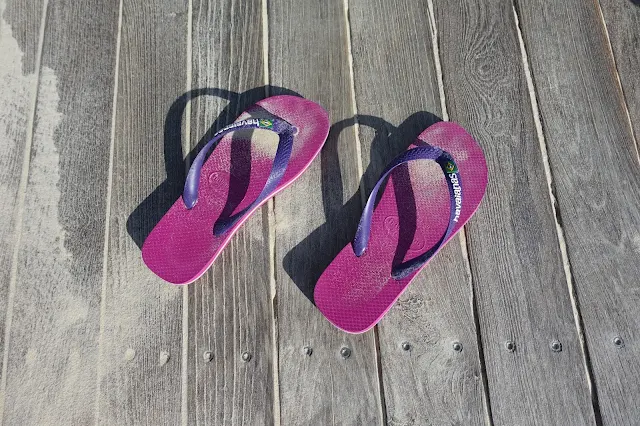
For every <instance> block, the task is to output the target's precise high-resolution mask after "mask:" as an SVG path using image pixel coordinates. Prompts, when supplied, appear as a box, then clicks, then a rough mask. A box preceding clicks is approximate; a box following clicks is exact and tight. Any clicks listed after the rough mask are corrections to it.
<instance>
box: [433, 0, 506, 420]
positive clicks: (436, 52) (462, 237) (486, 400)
mask: <svg viewBox="0 0 640 426" xmlns="http://www.w3.org/2000/svg"><path fill="white" fill-rule="evenodd" d="M427 9H428V11H429V24H430V26H431V46H432V48H431V51H432V52H433V62H434V66H435V69H436V80H437V82H438V94H439V95H440V112H441V114H442V119H443V120H444V121H449V110H448V109H447V99H446V96H445V91H444V80H443V76H442V64H441V63H440V45H439V39H438V26H437V25H436V14H435V8H434V6H433V0H427ZM458 239H459V241H460V249H461V253H462V258H463V259H464V267H465V270H466V273H467V276H468V277H469V280H468V283H467V285H468V288H469V290H470V293H471V300H470V302H471V312H472V316H473V324H474V328H475V332H476V345H477V346H478V361H479V362H480V376H481V378H482V388H483V395H482V406H483V407H484V415H485V419H484V420H485V423H486V424H487V425H490V426H492V425H493V416H492V415H491V399H490V395H489V380H488V378H487V367H486V365H485V361H484V349H483V347H482V333H481V331H480V318H479V315H478V306H477V303H476V293H475V290H474V287H473V276H472V274H471V262H470V261H469V247H468V245H467V234H466V232H465V227H462V228H461V229H460V231H459V234H458Z"/></svg>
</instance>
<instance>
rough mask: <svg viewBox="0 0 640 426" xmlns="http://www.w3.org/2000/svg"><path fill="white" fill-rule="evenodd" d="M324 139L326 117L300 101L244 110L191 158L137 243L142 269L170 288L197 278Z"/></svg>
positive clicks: (284, 99)
mask: <svg viewBox="0 0 640 426" xmlns="http://www.w3.org/2000/svg"><path fill="white" fill-rule="evenodd" d="M328 134H329V117H328V115H327V112H326V111H325V110H324V109H323V108H322V107H321V106H320V105H318V104H316V103H314V102H312V101H309V100H307V99H304V98H300V97H296V96H273V97H270V98H267V99H264V100H262V101H260V102H258V103H256V104H255V105H253V106H252V107H250V108H249V109H248V110H247V111H245V112H244V113H242V114H241V115H240V117H238V120H236V122H234V123H232V124H231V125H229V126H227V127H225V128H223V129H221V130H220V131H218V132H217V133H216V134H215V135H214V136H213V138H212V139H211V140H210V141H209V142H208V143H207V144H206V145H205V146H204V147H203V148H202V150H201V151H200V152H199V153H198V155H197V156H196V158H195V159H194V161H193V163H192V165H191V169H190V170H189V173H188V174H187V178H186V182H185V186H184V192H183V194H182V196H181V197H180V198H179V199H178V200H177V201H176V202H175V203H174V204H173V206H172V207H171V208H170V209H169V211H168V212H167V213H166V214H165V215H164V216H163V217H162V219H160V221H159V222H158V224H157V225H156V226H155V228H154V229H153V231H151V233H150V234H149V236H148V237H147V239H146V240H145V242H144V245H143V247H142V258H143V260H144V262H145V263H146V265H147V266H148V267H149V269H151V270H152V271H153V272H154V273H155V274H156V275H158V276H159V277H160V278H162V279H163V280H165V281H168V282H170V283H173V284H189V283H191V282H193V281H195V280H196V279H198V278H199V277H200V276H201V275H202V274H204V273H205V271H206V270H207V269H208V268H209V266H211V264H212V263H213V261H214V260H215V259H216V257H217V256H218V255H219V254H220V252H221V251H222V249H224V247H225V246H226V245H227V243H228V242H229V240H230V239H231V237H232V236H233V234H234V233H235V231H236V230H237V229H238V228H239V227H240V226H241V225H242V224H243V223H244V222H245V221H246V220H247V219H248V218H249V217H250V216H251V214H252V213H253V212H254V211H255V210H256V209H257V208H258V207H260V206H261V205H262V204H264V203H265V202H266V201H267V200H268V199H269V198H271V197H273V196H274V195H275V194H276V193H278V192H280V191H282V190H283V189H284V188H285V187H287V186H288V185H290V184H291V183H292V182H293V181H294V180H296V179H297V178H298V177H299V176H300V175H301V174H302V173H303V172H304V171H305V170H306V169H307V167H309V165H310V164H311V161H312V160H313V159H314V158H315V157H316V155H318V153H319V152H320V149H321V148H322V145H324V142H325V140H326V139H327V135H328ZM214 148H215V150H214ZM211 150H213V152H212V153H211V155H210V156H209V158H208V159H206V156H207V154H208V153H209V151H211ZM205 160H206V161H205Z"/></svg>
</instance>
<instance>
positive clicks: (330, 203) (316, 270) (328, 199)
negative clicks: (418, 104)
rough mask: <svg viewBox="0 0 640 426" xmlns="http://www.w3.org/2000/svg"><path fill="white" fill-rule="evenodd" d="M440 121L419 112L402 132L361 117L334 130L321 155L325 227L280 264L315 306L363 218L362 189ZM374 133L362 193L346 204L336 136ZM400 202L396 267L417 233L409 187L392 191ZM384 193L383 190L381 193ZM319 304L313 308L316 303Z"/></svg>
mask: <svg viewBox="0 0 640 426" xmlns="http://www.w3.org/2000/svg"><path fill="white" fill-rule="evenodd" d="M439 121H442V119H440V118H439V117H437V116H436V115H434V114H432V113H429V112H426V111H421V112H417V113H414V114H412V115H411V116H410V117H409V118H407V119H406V120H405V121H404V122H403V123H402V124H400V125H399V126H398V127H395V126H393V125H392V124H390V123H389V122H387V121H385V120H383V119H382V118H379V117H375V116H370V115H358V116H356V117H354V118H351V119H347V120H342V121H339V122H337V123H335V124H334V125H333V126H331V129H330V131H329V137H328V138H327V142H326V143H325V146H324V148H323V150H322V153H321V157H320V158H321V170H322V181H321V184H322V202H323V208H324V214H325V218H326V222H325V223H324V224H322V225H321V226H320V227H318V228H316V229H315V230H314V231H313V232H311V234H309V236H307V237H306V238H305V239H304V240H302V241H301V242H300V243H298V244H297V245H296V246H295V247H293V248H292V249H291V250H290V251H289V252H288V253H287V254H286V255H285V256H284V259H283V262H282V265H283V268H284V270H285V271H286V272H287V274H288V275H289V277H291V279H292V280H293V282H294V283H295V284H296V286H297V287H298V288H299V289H300V291H302V293H303V294H304V295H305V296H306V297H307V298H308V299H309V300H310V301H311V303H314V300H313V291H314V288H315V284H316V282H317V281H318V279H319V278H320V275H321V274H322V272H323V271H324V270H325V269H326V268H327V266H329V264H330V263H331V261H332V260H333V259H334V258H335V257H336V256H337V255H338V253H339V252H340V250H342V248H343V247H344V246H345V245H347V244H348V243H350V242H351V241H352V240H353V237H354V236H355V231H356V228H357V226H358V221H359V220H360V214H361V213H362V207H363V206H362V201H361V200H362V198H361V193H360V191H361V190H362V189H363V188H364V190H365V192H366V194H367V196H368V194H369V193H370V191H371V189H372V188H373V186H374V185H375V183H376V182H377V180H378V178H379V177H380V174H381V173H382V171H383V170H384V168H385V167H386V166H387V164H388V163H389V162H390V161H391V160H392V159H394V158H395V157H396V156H397V155H399V154H400V153H402V152H403V151H405V150H406V149H407V147H408V146H409V145H410V144H411V143H413V142H414V141H415V139H416V138H417V137H418V136H419V135H420V133H422V132H423V131H424V129H426V128H427V127H429V126H431V125H432V124H435V123H437V122H439ZM356 122H357V123H358V124H359V125H360V126H367V127H370V128H372V129H374V130H375V136H374V138H373V141H372V143H371V150H370V162H369V166H368V167H367V169H366V171H365V173H364V175H363V176H362V178H361V180H360V189H359V190H358V192H356V193H355V194H353V196H351V198H349V200H348V201H347V202H346V203H344V204H343V202H342V200H343V199H344V198H343V195H344V194H343V189H342V188H343V186H342V175H341V173H340V158H339V156H338V137H339V135H340V133H341V132H342V131H344V130H345V129H347V128H349V127H351V126H353V125H354V124H355V123H356ZM395 176H397V178H398V180H399V181H409V173H408V169H407V167H406V165H405V166H400V167H399V168H398V169H396V171H394V179H395ZM394 191H396V199H400V194H402V199H403V203H401V204H399V205H398V215H399V217H398V222H399V227H400V229H399V233H400V240H399V244H398V248H397V250H396V253H395V259H394V263H399V262H401V261H402V259H403V258H404V256H405V255H406V253H407V251H408V250H409V248H410V246H411V243H412V241H413V237H414V234H415V230H416V214H415V211H416V210H415V200H414V199H413V193H412V192H411V191H406V188H394ZM383 192H384V191H383V190H382V191H380V194H382V193H383ZM314 304H315V303H314Z"/></svg>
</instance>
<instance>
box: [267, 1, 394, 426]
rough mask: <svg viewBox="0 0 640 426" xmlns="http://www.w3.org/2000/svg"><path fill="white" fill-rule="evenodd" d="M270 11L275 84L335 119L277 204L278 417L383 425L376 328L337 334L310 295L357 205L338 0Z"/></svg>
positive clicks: (353, 222) (347, 233)
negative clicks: (318, 149)
mask: <svg viewBox="0 0 640 426" xmlns="http://www.w3.org/2000/svg"><path fill="white" fill-rule="evenodd" d="M268 14H269V48H268V51H269V58H268V60H269V65H270V69H269V73H270V81H271V83H272V84H274V85H278V86H284V87H287V88H289V89H291V90H294V91H296V92H298V93H300V94H301V95H303V96H305V97H307V98H309V99H312V100H314V101H316V102H319V103H320V104H321V105H322V106H323V107H324V108H326V109H327V110H328V111H329V116H330V117H331V120H332V121H333V122H336V121H339V123H337V124H335V125H334V126H333V128H332V131H331V133H330V135H329V139H328V140H327V142H326V145H325V147H324V149H323V151H322V154H321V156H320V158H318V159H317V160H316V161H315V162H314V163H313V164H312V165H311V167H309V169H308V170H307V171H306V172H305V173H304V175H302V176H301V177H300V178H299V179H298V181H297V182H296V183H295V184H293V185H292V186H291V188H289V189H287V190H286V191H284V192H283V193H282V194H280V195H278V197H276V199H275V201H274V203H275V212H274V214H275V223H276V229H275V254H276V289H277V293H276V294H277V301H276V304H277V308H276V309H277V319H278V347H279V383H280V402H281V403H280V407H281V413H280V417H281V420H282V424H313V425H316V424H322V425H329V424H339V425H347V424H357V425H361V424H376V423H380V422H381V420H382V410H381V402H380V393H379V392H380V390H379V381H378V376H377V368H376V367H377V366H376V355H375V342H374V335H373V332H369V333H366V334H363V335H348V334H345V333H343V332H340V331H338V330H337V329H336V328H334V327H333V326H332V325H331V324H330V323H329V322H328V321H326V320H325V319H324V317H322V314H320V312H319V311H318V310H317V309H316V308H315V307H314V306H313V304H312V302H311V301H310V300H309V299H308V298H307V297H312V296H311V295H312V294H313V286H314V285H315V283H316V281H317V279H318V277H319V276H320V274H321V272H322V271H323V270H324V267H325V266H326V265H327V264H328V263H329V262H330V261H331V259H332V258H333V257H334V256H335V255H336V254H337V252H338V250H340V249H341V248H342V247H343V246H344V244H346V243H347V242H348V241H349V239H350V238H352V237H353V234H354V233H355V228H356V226H357V220H358V212H359V210H360V208H361V205H360V195H359V194H357V190H358V179H359V176H358V174H359V173H358V168H357V162H358V150H357V147H356V139H355V131H354V128H353V127H352V126H350V125H351V124H353V121H352V120H351V121H341V120H345V119H346V120H349V119H350V118H352V115H353V105H352V103H351V100H350V96H349V93H350V70H349V63H348V53H347V49H346V48H345V47H346V46H347V42H348V40H347V32H346V28H347V26H346V16H345V10H344V5H343V2H342V1H338V0H332V1H325V2H317V1H312V0H305V1H293V0H273V1H270V2H269V10H268ZM347 200H349V201H347ZM304 347H307V350H306V352H305V349H304ZM342 348H345V349H344V350H342ZM341 351H342V353H343V354H344V357H343V356H342V355H341ZM347 355H348V356H347Z"/></svg>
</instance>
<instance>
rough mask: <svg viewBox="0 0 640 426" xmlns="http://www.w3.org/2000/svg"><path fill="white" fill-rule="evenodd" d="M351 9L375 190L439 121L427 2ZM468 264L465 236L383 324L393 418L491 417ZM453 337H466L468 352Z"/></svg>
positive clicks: (367, 161)
mask: <svg viewBox="0 0 640 426" xmlns="http://www.w3.org/2000/svg"><path fill="white" fill-rule="evenodd" d="M349 17H350V22H351V34H352V49H353V66H354V78H355V94H356V104H357V108H358V113H359V119H358V121H359V124H360V141H361V144H362V163H363V165H364V167H365V169H366V172H365V174H364V179H363V184H364V188H365V190H366V193H367V194H368V193H369V191H370V189H371V188H372V186H373V185H374V184H375V182H376V181H377V180H378V177H379V175H380V173H381V172H382V170H383V169H384V167H385V166H386V165H387V163H389V162H390V161H391V160H392V159H393V158H394V157H395V156H396V155H397V154H399V153H400V152H402V151H403V150H405V149H406V147H407V146H408V145H409V144H410V143H411V142H413V140H414V139H415V138H416V137H417V136H418V135H419V134H420V133H421V132H422V130H424V129H425V128H426V127H428V126H429V125H430V124H432V123H433V122H435V121H439V119H438V118H437V117H436V116H441V115H442V111H441V110H440V109H441V107H440V95H439V93H438V83H437V78H436V68H435V64H434V55H433V51H432V49H433V47H432V39H431V33H430V31H429V29H430V26H431V25H430V22H429V10H428V6H427V2H421V3H416V2H412V1H408V0H396V1H391V2H389V1H375V2H368V1H361V0H355V1H351V2H350V4H349ZM387 28H394V29H395V30H394V36H393V37H379V36H378V35H379V34H381V33H384V31H385V30H386V29H387ZM418 28H419V29H420V31H416V29H418ZM379 117H380V118H379ZM467 270H468V268H467V265H466V260H465V259H464V257H463V254H462V248H461V245H460V241H459V240H458V239H457V238H456V239H454V240H453V241H451V243H450V244H448V245H447V247H445V248H444V249H443V250H442V252H441V253H440V254H439V255H438V256H437V257H436V258H435V259H433V261H432V262H430V264H429V266H428V267H427V268H426V269H425V270H424V271H423V272H422V273H420V274H419V275H418V276H417V277H416V278H415V279H414V281H413V282H412V283H411V286H410V287H409V288H408V289H407V291H406V292H405V293H404V294H403V296H402V297H401V298H400V300H399V301H398V303H396V304H395V306H394V307H392V308H391V310H390V311H389V312H388V313H387V315H386V316H385V318H384V319H383V320H382V321H381V322H380V323H379V325H378V330H379V344H380V357H381V365H382V374H383V380H382V383H383V387H384V396H385V398H384V399H385V403H386V409H387V421H388V423H389V424H391V425H408V424H438V425H441V424H442V425H444V424H465V425H471V424H483V423H484V418H485V413H484V408H483V381H482V378H481V365H480V358H479V353H478V347H477V336H476V330H475V321H474V319H473V312H472V305H471V300H472V289H471V286H470V277H469V275H468V273H467ZM453 342H459V343H461V344H462V347H463V351H462V352H461V353H458V352H455V351H454V350H453V349H452V344H453ZM403 344H404V345H405V347H404V348H403ZM407 345H408V346H407Z"/></svg>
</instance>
